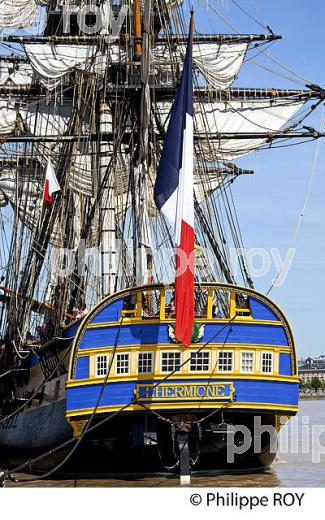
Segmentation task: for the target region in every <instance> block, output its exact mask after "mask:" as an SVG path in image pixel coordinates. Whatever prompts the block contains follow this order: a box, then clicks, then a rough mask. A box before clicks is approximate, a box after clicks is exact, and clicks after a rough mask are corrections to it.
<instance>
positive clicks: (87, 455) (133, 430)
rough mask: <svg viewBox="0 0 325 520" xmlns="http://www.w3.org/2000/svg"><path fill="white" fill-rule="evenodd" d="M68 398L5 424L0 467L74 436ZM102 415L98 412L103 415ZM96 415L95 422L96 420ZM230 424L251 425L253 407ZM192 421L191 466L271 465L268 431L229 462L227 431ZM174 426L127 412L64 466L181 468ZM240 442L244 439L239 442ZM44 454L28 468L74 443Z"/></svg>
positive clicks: (79, 469) (267, 420) (52, 460)
mask: <svg viewBox="0 0 325 520" xmlns="http://www.w3.org/2000/svg"><path fill="white" fill-rule="evenodd" d="M65 412H66V407H65V400H62V401H58V402H56V403H53V404H51V405H48V406H44V407H40V408H38V409H35V410H30V411H26V412H23V413H21V414H19V415H18V416H16V417H15V418H14V419H11V420H10V421H9V422H7V423H4V424H2V425H1V429H0V467H4V466H6V465H9V466H11V467H13V466H15V465H16V464H20V463H22V462H25V461H26V460H27V459H31V458H32V457H33V456H36V455H39V454H42V453H45V452H46V451H48V450H49V449H52V448H54V447H57V446H59V445H60V444H62V443H63V442H64V441H66V440H69V439H71V438H72V429H71V427H70V426H69V424H68V423H67V421H66V419H65ZM102 419H103V416H101V417H100V420H102ZM96 420H99V419H95V420H94V423H93V424H95V423H96ZM227 420H228V421H229V422H231V423H232V424H241V425H242V424H244V425H246V427H247V428H248V429H249V430H250V431H252V427H251V425H252V423H253V420H254V415H253V414H252V413H237V414H234V413H229V415H228V418H227ZM262 420H263V424H272V422H273V420H274V417H273V416H272V415H264V416H262ZM210 426H211V425H206V427H204V428H201V427H200V428H199V427H193V428H192V431H191V433H190V434H189V448H190V457H191V463H192V470H194V471H205V470H226V471H232V470H248V471H249V470H256V469H263V468H267V467H269V466H270V465H271V464H272V462H273V460H274V459H275V456H276V454H275V453H274V449H273V452H271V451H272V450H271V448H270V435H269V434H266V435H264V436H262V443H261V450H260V451H259V453H254V450H253V449H252V448H251V449H249V450H248V451H247V452H246V453H243V454H238V455H235V458H234V462H233V463H231V464H229V462H227V452H228V450H227V442H229V441H228V440H227V435H225V434H223V433H220V432H216V431H214V430H213V428H212V429H211V427H210ZM176 437H177V434H175V430H173V428H172V427H171V426H170V424H168V423H166V422H162V421H160V420H159V419H156V417H154V416H153V415H152V414H147V413H135V414H125V415H123V416H119V417H116V418H114V419H113V420H112V421H109V420H108V421H107V422H106V423H105V424H104V425H102V426H100V427H99V428H97V429H95V430H94V431H93V432H91V433H90V434H88V435H86V436H85V437H84V439H83V440H82V442H81V443H80V445H79V447H78V449H77V451H76V453H75V455H73V457H71V458H70V459H69V461H68V462H67V463H66V465H65V466H64V467H63V468H61V470H60V472H63V473H64V472H66V473H72V472H73V473H76V474H92V473H94V474H95V473H103V474H105V473H106V474H108V473H114V472H116V473H123V472H134V473H145V472H161V471H166V470H168V471H173V472H176V473H177V472H178V471H179V466H178V459H179V447H178V443H177V442H176ZM239 444H240V442H239ZM73 445H74V444H71V445H70V446H68V447H66V448H65V449H64V450H60V451H57V452H56V453H55V454H52V455H51V456H50V457H47V458H44V459H43V460H42V461H41V462H38V463H37V466H33V467H29V466H28V468H27V469H28V470H31V471H33V470H35V471H44V470H48V469H52V468H53V467H54V466H55V465H56V464H58V463H59V462H60V461H62V460H63V458H64V457H65V456H66V455H67V454H68V453H69V451H70V450H71V448H72V446H73Z"/></svg>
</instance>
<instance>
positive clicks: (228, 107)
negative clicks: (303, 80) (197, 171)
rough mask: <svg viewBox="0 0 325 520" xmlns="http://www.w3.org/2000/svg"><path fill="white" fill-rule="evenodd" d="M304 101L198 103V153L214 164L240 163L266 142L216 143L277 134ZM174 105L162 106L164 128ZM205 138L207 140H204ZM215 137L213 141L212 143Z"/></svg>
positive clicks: (196, 126)
mask: <svg viewBox="0 0 325 520" xmlns="http://www.w3.org/2000/svg"><path fill="white" fill-rule="evenodd" d="M304 103H305V101H299V100H292V99H274V100H273V99H257V100H248V101H236V100H231V101H214V102H205V103H204V104H203V103H198V102H196V103H195V117H194V127H195V132H196V133H197V134H199V135H200V136H201V138H202V141H201V144H198V145H197V146H198V147H199V152H200V153H204V155H205V157H206V158H207V159H208V160H211V161H213V160H214V161H221V162H222V161H230V160H233V159H238V158H239V157H242V156H244V155H246V154H248V153H250V152H251V151H253V150H256V149H258V148H259V147H261V146H263V144H265V142H266V141H267V139H228V140H227V139H220V140H218V139H216V137H217V134H219V133H220V134H221V133H238V132H239V133H240V132H244V133H251V132H252V133H254V132H264V133H265V132H270V137H271V135H272V132H277V131H279V130H280V129H281V128H283V127H284V126H285V125H286V124H287V123H288V122H289V121H290V120H291V119H292V118H293V116H294V115H295V114H296V113H297V112H298V111H299V110H300V109H301V107H302V106H303V105H304ZM170 108H171V104H170V103H169V102H162V103H159V112H160V114H161V116H162V121H163V124H164V126H165V127H167V123H168V115H169V112H170ZM205 137H206V138H205ZM211 137H213V139H211Z"/></svg>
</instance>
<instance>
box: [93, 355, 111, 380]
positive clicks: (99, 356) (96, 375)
mask: <svg viewBox="0 0 325 520" xmlns="http://www.w3.org/2000/svg"><path fill="white" fill-rule="evenodd" d="M104 357H105V358H106V372H105V374H98V359H99V358H104ZM108 367H109V354H96V356H95V377H96V378H100V377H106V376H107V371H108Z"/></svg>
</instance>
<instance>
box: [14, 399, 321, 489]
mask: <svg viewBox="0 0 325 520" xmlns="http://www.w3.org/2000/svg"><path fill="white" fill-rule="evenodd" d="M303 418H304V419H303ZM303 420H304V421H305V424H304V426H303V427H302V421H303ZM321 425H323V433H322V434H321V435H320V442H319V443H318V442H317V436H318V435H319V433H318V431H317V428H318V427H319V426H321ZM288 434H290V435H288ZM287 437H289V438H290V442H288V443H287V444H288V447H289V450H288V449H286V442H285V441H286V438H287ZM318 445H319V447H318ZM321 446H324V450H323V451H324V454H320V455H319V458H320V461H319V462H318V463H316V462H313V460H315V459H317V453H319V452H320V451H321ZM18 476H19V477H21V478H28V477H30V475H29V476H27V475H18ZM191 485H192V486H193V487H325V400H321V401H301V403H300V411H299V414H298V416H297V418H295V419H293V420H292V421H290V426H287V427H286V428H285V429H284V431H283V433H282V434H281V436H280V451H279V455H278V458H277V461H276V462H275V463H274V464H273V465H272V468H271V469H270V470H268V471H266V472H263V473H250V474H249V473H248V474H246V473H238V474H231V475H229V474H228V475H224V474H220V473H219V474H217V473H211V472H209V473H206V474H195V473H194V475H192V482H191ZM13 486H24V487H178V486H179V479H178V478H177V477H176V476H173V475H167V474H159V475H158V474H155V475H151V476H147V475H145V476H141V475H140V476H139V475H136V476H135V475H126V476H125V475H116V476H115V478H111V477H110V478H106V479H100V480H97V479H92V480H89V479H78V480H75V479H74V478H73V477H72V478H70V479H66V480H47V481H45V482H44V481H37V482H33V483H24V484H13V483H8V484H7V487H13Z"/></svg>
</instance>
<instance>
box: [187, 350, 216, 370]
mask: <svg viewBox="0 0 325 520" xmlns="http://www.w3.org/2000/svg"><path fill="white" fill-rule="evenodd" d="M191 354H196V352H190V356H191ZM198 354H209V366H208V370H203V369H201V370H192V369H191V357H190V361H189V365H190V367H189V368H190V369H189V372H191V373H194V374H197V373H200V372H202V373H203V374H206V373H207V372H211V353H210V350H202V351H201V352H199V353H198Z"/></svg>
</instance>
